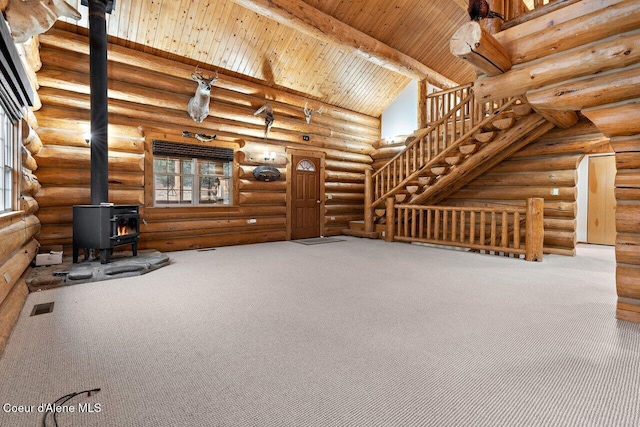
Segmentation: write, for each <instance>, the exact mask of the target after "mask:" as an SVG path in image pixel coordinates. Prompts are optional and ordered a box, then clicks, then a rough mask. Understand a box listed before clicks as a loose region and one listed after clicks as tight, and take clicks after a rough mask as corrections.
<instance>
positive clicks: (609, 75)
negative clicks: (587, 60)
mask: <svg viewBox="0 0 640 427" xmlns="http://www.w3.org/2000/svg"><path fill="white" fill-rule="evenodd" d="M526 96H527V100H528V101H529V102H530V103H531V105H534V106H536V107H538V108H552V109H556V110H575V111H578V110H582V109H584V108H589V107H595V106H598V105H603V104H612V103H615V102H619V101H623V100H627V99H633V98H638V97H640V64H635V65H631V66H629V67H626V68H622V69H619V70H612V71H607V72H604V73H601V74H598V75H597V76H589V77H581V78H577V79H573V80H569V81H567V82H563V83H560V84H557V85H554V86H551V87H543V88H540V89H537V90H531V91H528V92H527V95H526Z"/></svg>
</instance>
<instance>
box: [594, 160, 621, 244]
mask: <svg viewBox="0 0 640 427" xmlns="http://www.w3.org/2000/svg"><path fill="white" fill-rule="evenodd" d="M615 179H616V159H615V156H593V157H589V202H588V205H589V206H588V210H587V221H588V223H587V242H588V243H596V244H600V245H615V244H616V196H615V193H614V186H615Z"/></svg>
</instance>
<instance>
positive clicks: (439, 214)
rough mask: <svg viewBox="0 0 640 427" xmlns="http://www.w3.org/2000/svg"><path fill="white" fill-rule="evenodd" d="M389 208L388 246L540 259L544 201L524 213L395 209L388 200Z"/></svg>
mask: <svg viewBox="0 0 640 427" xmlns="http://www.w3.org/2000/svg"><path fill="white" fill-rule="evenodd" d="M386 206H387V208H386V216H387V218H386V231H385V240H386V241H388V242H393V241H397V242H408V243H411V242H416V243H427V244H434V245H443V246H454V247H461V248H467V249H470V250H476V251H480V252H483V253H489V254H500V255H506V256H514V257H517V258H520V257H524V259H525V260H528V261H541V260H542V247H543V240H544V228H543V227H544V226H543V220H544V218H543V211H544V200H543V199H540V198H533V199H527V202H526V207H525V208H495V209H494V208H479V207H453V206H423V205H408V204H396V203H395V198H393V197H390V198H388V199H387V201H386ZM523 223H524V229H523V227H522V224H523Z"/></svg>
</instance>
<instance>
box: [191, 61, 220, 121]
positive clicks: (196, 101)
mask: <svg viewBox="0 0 640 427" xmlns="http://www.w3.org/2000/svg"><path fill="white" fill-rule="evenodd" d="M191 78H192V79H193V80H195V81H196V82H198V88H197V89H196V93H195V95H193V97H192V98H191V99H190V100H189V105H187V112H188V113H189V115H190V116H191V118H192V119H193V120H194V121H195V122H196V123H202V122H203V121H204V119H206V118H207V116H208V115H209V100H210V98H211V86H212V85H213V84H214V83H215V82H217V81H218V72H217V71H216V75H215V76H214V77H204V76H203V75H202V73H201V72H199V71H198V67H196V72H195V73H191Z"/></svg>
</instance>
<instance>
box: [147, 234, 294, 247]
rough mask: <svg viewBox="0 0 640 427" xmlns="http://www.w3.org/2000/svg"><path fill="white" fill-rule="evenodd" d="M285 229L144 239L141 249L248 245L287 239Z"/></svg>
mask: <svg viewBox="0 0 640 427" xmlns="http://www.w3.org/2000/svg"><path fill="white" fill-rule="evenodd" d="M286 234H287V232H286V231H285V230H278V231H259V232H244V233H230V234H229V233H227V234H220V235H201V236H199V237H196V238H194V237H191V236H189V237H184V238H172V239H158V240H151V239H148V240H142V241H141V242H140V243H139V247H140V249H156V250H159V251H161V252H171V251H183V250H193V249H204V248H214V247H220V246H235V245H246V244H251V243H265V242H276V241H281V240H285V239H286V237H287V236H286Z"/></svg>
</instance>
